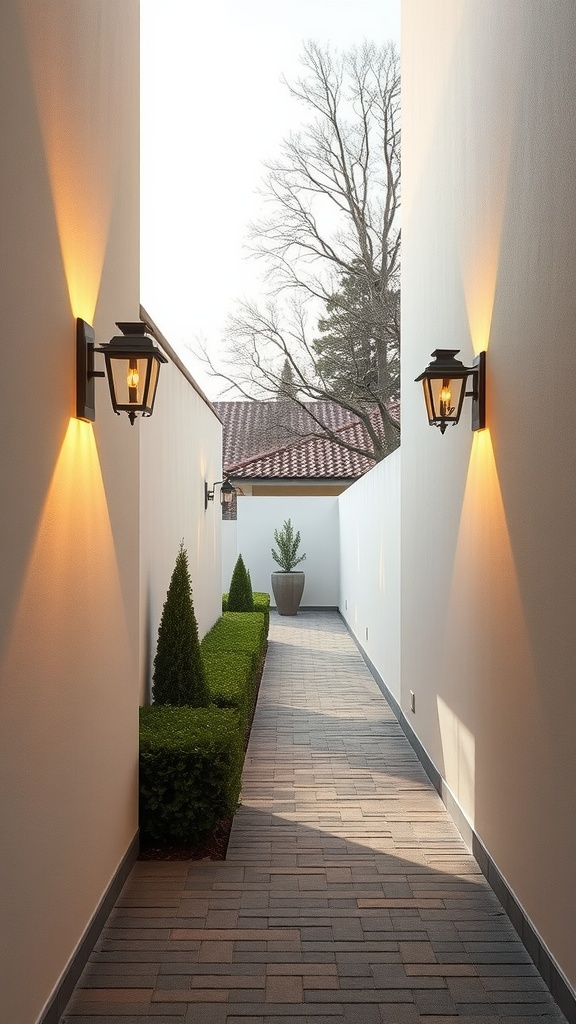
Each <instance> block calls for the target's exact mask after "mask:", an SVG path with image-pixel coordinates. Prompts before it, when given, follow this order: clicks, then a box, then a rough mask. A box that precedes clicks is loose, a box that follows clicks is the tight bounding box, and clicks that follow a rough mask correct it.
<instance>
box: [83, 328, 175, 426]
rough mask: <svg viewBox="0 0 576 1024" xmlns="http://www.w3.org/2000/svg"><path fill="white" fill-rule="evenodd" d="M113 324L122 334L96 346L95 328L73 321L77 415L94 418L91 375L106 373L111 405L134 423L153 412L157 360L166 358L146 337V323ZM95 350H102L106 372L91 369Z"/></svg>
mask: <svg viewBox="0 0 576 1024" xmlns="http://www.w3.org/2000/svg"><path fill="white" fill-rule="evenodd" d="M116 326H117V327H119V328H120V330H121V331H122V334H121V335H119V336H118V337H116V338H112V339H111V341H109V342H108V344H106V345H100V346H99V347H96V345H95V344H94V328H93V327H91V326H90V324H87V323H86V321H85V320H81V319H80V318H78V320H77V321H76V415H77V417H78V418H79V419H81V420H89V421H91V422H93V421H94V420H95V419H96V409H95V393H94V392H95V388H94V379H95V378H96V377H106V376H107V377H108V384H109V386H110V398H111V400H112V408H113V409H114V412H115V413H116V414H117V415H118V416H119V415H120V413H121V412H126V413H128V419H129V420H130V423H132V424H133V423H134V420H135V419H136V416H138V415H140V416H151V415H152V410H153V409H154V400H155V398H156V388H157V386H158V377H159V374H160V364H161V363H167V362H168V360H167V358H166V356H165V355H164V354H163V353H162V352H161V351H160V349H158V348H156V345H155V344H154V342H153V341H152V338H150V337H148V335H147V331H148V328H147V326H146V324H143V323H140V322H137V323H117V324H116ZM95 352H102V353H103V354H104V360H105V364H106V372H104V370H95V369H94V353H95Z"/></svg>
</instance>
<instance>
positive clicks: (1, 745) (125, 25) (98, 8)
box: [0, 0, 139, 1024]
mask: <svg viewBox="0 0 576 1024" xmlns="http://www.w3.org/2000/svg"><path fill="white" fill-rule="evenodd" d="M138 35H139V24H138V4H137V2H136V0H125V2H123V3H122V4H110V3H109V2H108V0H62V2H61V3H58V4H46V3H44V2H43V0H3V3H2V4H0V123H1V125H2V159H1V161H0V224H1V225H2V229H1V231H0V308H1V310H2V341H1V345H2V401H1V402H0V436H1V437H2V443H1V445H0V494H1V495H2V530H1V533H0V546H1V560H0V564H1V567H2V569H1V572H0V823H1V832H2V841H1V843H0V893H1V897H0V903H1V911H0V943H1V951H0V993H1V996H0V1000H1V1007H2V1008H1V1011H0V1016H2V1019H3V1020H6V1021H10V1022H14V1024H34V1022H35V1021H37V1020H38V1018H39V1016H40V1014H41V1013H42V1011H43V1009H44V1007H45V1006H46V1004H47V1002H48V1001H49V1000H50V997H51V995H52V993H53V992H54V989H55V986H56V985H57V984H58V981H59V979H60V977H61V975H62V972H63V971H64V970H65V968H66V966H67V964H68V961H69V959H70V957H71V956H72V955H73V953H74V951H75V949H76V946H77V944H78V943H79V941H80V940H81V938H82V936H83V934H84V931H85V929H86V927H87V925H88V924H89V922H90V919H91V917H92V915H93V913H94V911H95V909H96V908H97V906H98V904H99V902H100V899H101V898H102V896H103V894H104V892H105V891H106V888H107V887H108V885H109V883H110V881H111V879H112V878H113V876H114V874H115V872H116V870H117V868H118V866H119V864H120V862H121V860H122V858H123V857H124V854H125V853H126V851H127V849H128V847H129V845H130V843H131V841H132V840H133V839H134V836H135V834H136V830H137V761H138V719H137V707H138V601H137V594H138V548H139V524H138V428H131V427H130V424H129V423H128V420H127V419H126V417H123V418H122V420H120V419H119V418H118V417H116V416H115V415H114V414H113V412H112V409H111V407H110V400H109V397H108V395H107V394H106V383H105V382H104V381H98V382H97V384H98V387H97V392H98V394H97V402H96V408H97V420H96V423H95V424H94V425H91V424H87V423H82V422H80V421H78V420H76V419H75V380H76V377H75V369H76V368H75V363H76V351H75V317H76V316H81V317H83V318H84V319H86V320H88V321H89V322H90V323H93V324H94V327H95V330H96V338H97V341H98V343H100V342H107V341H108V340H109V339H110V338H111V337H112V336H113V335H114V334H115V333H116V330H115V321H116V320H130V319H137V317H138V304H139V282H138V276H139V274H138V242H139V195H138V163H139V152H138V149H139V147H138V122H139V112H138V78H139V68H138Z"/></svg>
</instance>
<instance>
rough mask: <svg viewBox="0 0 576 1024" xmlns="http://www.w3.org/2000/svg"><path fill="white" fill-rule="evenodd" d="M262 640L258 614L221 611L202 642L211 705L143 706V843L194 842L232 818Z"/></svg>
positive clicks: (262, 625)
mask: <svg viewBox="0 0 576 1024" xmlns="http://www.w3.org/2000/svg"><path fill="white" fill-rule="evenodd" d="M265 596H266V597H267V596H268V595H265ZM266 635H267V634H266V626H265V617H264V615H263V614H262V612H226V613H225V614H224V615H223V616H222V618H221V619H219V620H218V622H217V623H216V624H215V625H214V626H213V627H212V629H211V630H210V632H209V633H207V634H206V636H205V637H204V639H203V640H202V641H201V643H200V650H201V655H202V662H203V665H204V672H205V676H206V681H207V684H208V689H209V692H210V700H211V704H212V706H211V707H209V708H190V707H174V706H170V705H159V704H153V705H152V706H151V707H145V708H140V832H141V837H142V842H143V843H144V844H148V845H151V844H154V843H156V844H160V845H162V844H170V843H174V842H181V843H196V842H198V841H199V840H201V839H202V838H204V837H205V836H207V835H209V834H210V832H211V831H213V829H214V827H215V825H216V824H217V823H218V822H219V821H220V820H221V819H222V818H227V817H230V815H232V814H233V813H234V811H235V809H236V806H237V803H238V797H239V794H240V784H241V777H242V766H243V763H244V742H245V737H246V733H247V730H248V726H249V724H250V716H251V712H252V708H253V705H254V697H255V694H256V686H257V684H258V680H259V678H260V671H261V668H262V665H263V663H264V656H265V653H266Z"/></svg>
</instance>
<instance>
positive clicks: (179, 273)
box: [141, 0, 400, 398]
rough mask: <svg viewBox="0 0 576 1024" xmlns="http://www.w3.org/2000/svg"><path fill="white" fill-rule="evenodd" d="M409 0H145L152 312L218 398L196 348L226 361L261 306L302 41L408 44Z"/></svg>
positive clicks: (145, 253) (145, 245) (145, 204)
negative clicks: (270, 189) (254, 241)
mask: <svg viewBox="0 0 576 1024" xmlns="http://www.w3.org/2000/svg"><path fill="white" fill-rule="evenodd" d="M399 8H400V0H218V2H217V3H206V4H204V5H201V4H200V3H199V2H191V0H141V22H142V50H141V61H142V71H141V75H142V90H141V103H142V159H141V168H142V169H141V188H142V192H141V202H142V246H141V252H142V261H141V268H142V269H141V297H142V304H143V305H144V307H145V308H146V309H147V311H148V313H149V314H150V316H151V317H152V318H153V320H154V321H155V322H156V323H157V325H158V327H159V328H160V329H161V330H162V332H163V333H164V334H165V336H166V337H167V339H168V340H169V341H170V343H171V344H172V345H173V347H174V348H175V349H176V350H177V351H178V353H179V354H180V356H181V357H182V359H183V360H184V362H185V363H186V364H187V365H188V367H189V368H190V370H191V372H192V373H193V374H194V376H195V377H196V379H197V381H198V383H199V384H200V386H201V387H202V388H203V389H204V391H205V392H206V393H207V395H208V397H209V398H216V397H218V394H219V393H220V390H221V388H222V385H221V384H220V383H219V382H217V381H214V380H211V379H210V378H209V377H207V376H206V375H205V373H204V372H203V371H202V369H201V367H200V365H199V364H198V363H197V361H196V360H195V359H194V357H193V355H192V354H191V352H190V351H189V348H188V346H192V347H195V343H196V339H197V338H198V337H203V338H204V339H206V341H207V343H208V345H209V346H210V349H211V351H216V350H217V348H218V344H219V339H220V338H221V337H222V335H223V334H224V331H225V323H226V317H227V315H228V314H229V313H230V312H231V310H232V308H233V306H234V302H235V300H237V299H241V298H243V297H248V296H251V297H257V294H258V277H257V267H256V266H255V265H254V263H253V261H250V260H248V259H247V257H246V252H245V251H244V249H243V246H244V244H245V242H246V231H247V226H248V223H249V222H250V221H251V220H252V219H254V218H255V216H256V215H257V213H258V204H259V197H258V195H257V193H256V190H257V187H258V185H259V183H260V182H261V180H262V177H263V161H265V160H266V159H269V158H270V157H273V156H274V155H275V154H277V152H278V150H279V146H280V143H281V141H282V139H283V138H284V137H285V136H286V135H287V134H288V132H289V131H290V130H291V129H297V128H298V118H299V107H298V104H297V103H296V102H295V101H294V100H290V99H289V97H288V93H287V90H286V87H285V86H283V85H282V82H281V78H282V75H285V76H286V77H287V78H288V79H294V78H295V77H297V75H298V73H299V64H298V59H299V56H300V55H301V53H302V43H303V42H304V41H306V40H310V39H313V40H315V41H317V42H319V43H320V44H321V45H328V44H329V45H330V46H332V47H336V48H338V49H345V48H347V47H349V46H350V45H352V44H354V43H361V42H362V41H363V40H364V39H370V40H374V41H375V42H378V43H380V42H385V41H387V40H388V39H393V40H395V41H396V43H397V44H399V38H400V12H399Z"/></svg>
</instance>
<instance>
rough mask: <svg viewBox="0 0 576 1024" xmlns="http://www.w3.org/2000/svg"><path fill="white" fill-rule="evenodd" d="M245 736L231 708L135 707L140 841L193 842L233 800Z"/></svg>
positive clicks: (230, 809)
mask: <svg viewBox="0 0 576 1024" xmlns="http://www.w3.org/2000/svg"><path fill="white" fill-rule="evenodd" d="M243 761H244V737H243V732H242V729H241V728H240V727H239V721H238V715H237V713H236V712H235V711H232V710H226V709H223V708H189V707H170V706H167V705H157V704H156V705H152V706H151V707H144V708H140V833H141V837H142V840H143V842H144V843H148V844H151V843H159V844H170V843H175V842H176V843H178V842H180V843H196V842H198V841H200V840H201V839H203V838H204V837H205V836H207V835H209V834H210V832H211V831H212V830H213V829H214V827H215V826H216V824H217V823H218V822H219V821H221V820H222V819H223V818H226V817H229V816H231V815H232V814H233V813H234V811H235V809H236V807H237V804H238V798H239V795H240V784H241V776H242V765H243Z"/></svg>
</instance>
